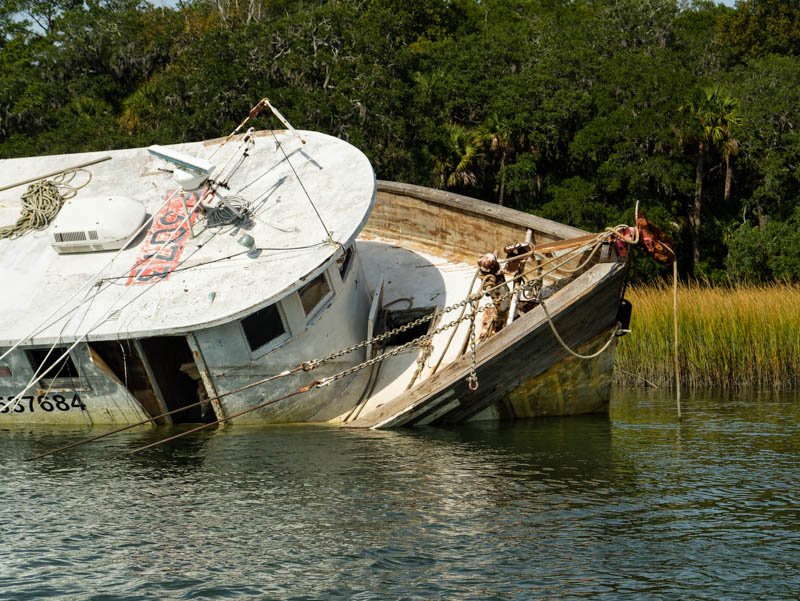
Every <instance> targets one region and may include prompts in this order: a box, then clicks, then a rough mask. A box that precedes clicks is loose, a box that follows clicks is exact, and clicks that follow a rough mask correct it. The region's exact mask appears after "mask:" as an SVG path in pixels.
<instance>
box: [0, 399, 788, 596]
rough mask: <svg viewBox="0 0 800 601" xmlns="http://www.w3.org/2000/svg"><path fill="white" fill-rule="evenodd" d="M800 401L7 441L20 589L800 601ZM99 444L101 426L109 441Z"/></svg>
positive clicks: (24, 433) (638, 404)
mask: <svg viewBox="0 0 800 601" xmlns="http://www.w3.org/2000/svg"><path fill="white" fill-rule="evenodd" d="M799 420H800V400H798V399H797V398H796V397H794V398H793V397H764V398H761V399H747V398H743V397H735V396H731V395H728V396H719V395H718V396H714V397H710V398H703V397H697V396H695V397H690V398H689V399H686V402H685V404H684V421H683V423H681V424H677V423H676V421H675V418H674V405H673V403H672V400H671V399H669V398H667V397H665V396H663V395H661V396H659V395H655V394H648V393H644V392H640V391H635V393H629V394H627V395H623V394H618V396H617V398H616V400H615V402H614V403H613V405H612V414H611V418H610V419H609V418H605V417H597V416H589V417H582V418H571V419H546V420H534V421H527V422H518V423H515V424H483V425H476V426H470V427H459V428H452V429H421V430H410V431H390V432H371V431H366V432H365V431H348V430H339V429H334V428H324V427H275V428H267V429H263V428H245V427H234V428H227V429H224V430H217V431H206V432H202V433H198V434H194V435H191V436H189V437H187V438H185V439H181V440H177V441H173V442H171V443H168V444H167V445H164V446H163V447H157V448H154V449H151V450H148V451H145V452H143V453H140V454H135V455H129V454H127V452H128V451H130V450H132V449H134V448H137V447H139V446H141V445H143V444H147V443H149V442H152V441H154V440H157V439H158V438H160V437H163V436H164V435H165V434H166V433H167V431H166V430H140V431H130V432H126V433H123V434H120V435H118V436H114V437H110V438H108V439H105V440H102V441H98V442H97V443H95V444H93V445H89V446H86V447H81V448H78V449H75V450H73V451H70V452H67V453H64V454H62V455H56V456H53V457H49V458H45V459H42V460H38V461H34V462H22V461H21V458H23V457H30V456H32V455H35V454H37V453H40V452H43V451H45V450H48V449H50V448H53V447H56V446H60V445H62V444H67V443H68V442H71V441H73V440H76V439H78V438H80V437H82V436H86V433H85V432H81V431H63V432H54V431H52V430H51V431H42V430H35V429H21V430H14V431H11V430H7V431H1V432H0V448H2V449H3V454H2V458H1V459H0V462H2V464H1V465H0V467H2V472H0V473H2V476H0V490H2V492H3V498H4V502H3V504H2V505H0V533H2V546H0V591H2V592H0V597H2V596H3V595H9V596H10V598H14V599H17V598H20V599H21V598H48V597H49V598H58V599H70V598H74V599H85V598H89V595H90V591H94V592H95V593H94V594H96V595H99V596H102V595H108V596H112V595H116V596H121V597H126V598H139V597H141V598H145V597H150V598H184V597H195V598H217V597H237V596H238V597H248V596H249V597H255V598H263V597H266V598H348V599H349V598H354V597H355V598H375V599H382V598H395V597H397V598H400V597H406V598H476V599H483V598H506V597H519V598H530V597H544V598H561V597H580V596H595V597H608V598H613V599H618V598H620V597H623V598H624V597H626V596H628V597H630V598H637V599H638V598H643V597H644V598H647V597H658V598H676V599H677V598H681V599H682V598H687V597H691V598H705V597H707V598H714V599H716V598H743V599H744V598H748V599H749V598H754V597H761V598H794V597H796V596H797V595H798V593H800V579H799V578H798V576H797V574H798V573H800V569H798V568H800V502H799V500H798V494H797V491H796V489H797V482H798V481H799V480H800V468H798V465H800V461H799V460H800V440H799V439H798V436H799V435H800V434H798V431H797V430H798V429H797V423H798V421H799ZM93 433H96V432H95V431H93Z"/></svg>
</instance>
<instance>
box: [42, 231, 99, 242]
mask: <svg viewBox="0 0 800 601" xmlns="http://www.w3.org/2000/svg"><path fill="white" fill-rule="evenodd" d="M96 235H97V232H95V236H96ZM53 237H54V238H55V240H56V242H83V241H84V240H86V232H56V233H55V234H53ZM96 239H97V238H95V240H96Z"/></svg>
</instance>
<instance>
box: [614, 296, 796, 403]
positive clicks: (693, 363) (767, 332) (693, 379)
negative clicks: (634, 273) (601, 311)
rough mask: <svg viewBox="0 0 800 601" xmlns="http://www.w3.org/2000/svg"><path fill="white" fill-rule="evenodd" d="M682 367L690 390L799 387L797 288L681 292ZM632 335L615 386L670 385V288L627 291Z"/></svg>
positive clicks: (621, 350) (620, 352) (620, 356)
mask: <svg viewBox="0 0 800 601" xmlns="http://www.w3.org/2000/svg"><path fill="white" fill-rule="evenodd" d="M678 295H679V297H678V299H679V301H678V302H679V311H678V316H679V320H680V326H679V338H680V345H679V349H680V356H679V360H680V369H681V380H682V384H683V385H684V386H687V387H724V388H731V387H735V388H742V387H754V388H765V387H769V388H786V387H792V386H798V385H800V287H798V286H792V285H788V284H772V285H767V286H739V287H736V288H711V287H707V286H702V285H699V284H690V285H681V286H680V289H679V291H678ZM626 297H627V298H628V299H629V300H630V301H631V302H632V303H633V318H632V320H631V330H632V333H631V334H630V335H628V336H626V337H625V338H623V339H622V340H620V344H619V346H618V347H617V359H616V365H617V368H618V369H617V372H616V378H617V381H618V382H619V383H621V384H635V385H641V384H642V383H643V382H644V381H649V382H652V383H654V384H657V385H659V386H663V385H671V384H672V383H673V380H674V368H673V350H672V340H673V322H672V289H671V287H670V286H668V285H662V286H656V287H635V288H630V289H629V290H628V292H627V294H626Z"/></svg>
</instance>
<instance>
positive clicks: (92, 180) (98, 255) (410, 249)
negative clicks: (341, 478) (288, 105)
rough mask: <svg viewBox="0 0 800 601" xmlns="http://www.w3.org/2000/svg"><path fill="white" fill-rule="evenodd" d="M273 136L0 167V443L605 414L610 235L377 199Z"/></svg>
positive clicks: (359, 162) (335, 150)
mask: <svg viewBox="0 0 800 601" xmlns="http://www.w3.org/2000/svg"><path fill="white" fill-rule="evenodd" d="M259 106H261V107H262V108H265V107H269V108H272V107H271V106H269V103H268V102H266V101H263V102H262V103H261V104H260V105H259ZM274 112H275V113H276V116H278V117H279V118H280V115H279V113H277V111H274ZM252 116H253V114H251V117H252ZM284 123H285V120H284ZM286 126H287V127H288V129H286V130H280V131H260V132H255V131H253V130H249V131H248V132H247V133H246V134H236V135H234V134H232V135H231V136H229V137H228V138H225V139H217V140H211V141H206V142H197V143H187V144H177V145H171V146H167V147H162V146H158V147H151V148H149V149H145V148H139V149H130V150H116V151H111V152H106V153H85V154H74V155H61V156H46V157H33V158H24V159H8V160H2V161H0V190H1V191H0V224H14V223H15V221H16V220H17V219H18V218H19V217H20V214H21V213H23V214H24V210H25V207H27V211H28V213H27V220H24V219H21V220H20V222H19V224H18V226H10V229H8V230H6V231H5V235H6V237H5V238H4V239H0V282H2V288H3V294H2V295H0V424H11V423H47V424H87V425H92V424H121V425H122V424H134V423H137V422H143V421H146V420H151V421H153V422H154V423H159V424H171V423H179V422H206V423H213V422H216V421H222V422H223V423H224V422H225V421H232V422H234V423H287V422H333V423H338V424H345V425H350V426H353V427H391V426H400V425H411V424H439V423H455V422H462V421H466V420H471V419H489V418H503V417H524V416H536V415H566V414H577V413H586V412H600V411H605V410H606V409H607V406H608V400H609V394H610V382H611V372H612V368H613V355H614V346H615V344H614V335H615V334H618V333H619V331H618V330H619V329H620V327H621V326H620V323H619V322H620V318H619V316H618V310H619V307H620V301H621V290H622V287H623V279H624V273H625V262H624V260H623V259H621V258H620V257H618V255H617V252H616V247H615V245H614V244H611V243H610V242H609V241H610V240H611V239H612V238H614V237H615V235H614V234H610V233H606V234H605V235H600V236H594V235H587V234H586V232H583V231H580V230H576V229H575V228H571V227H568V226H565V225H561V224H558V223H554V222H551V221H548V220H544V219H540V218H537V217H534V216H532V215H528V214H524V213H520V212H517V211H513V210H510V209H506V208H503V207H498V206H496V205H491V204H488V203H484V202H480V201H477V200H473V199H468V198H465V197H462V196H457V195H453V194H448V193H445V192H441V191H436V190H431V189H426V188H420V187H417V186H411V185H404V184H395V183H389V182H376V180H375V177H374V174H373V170H372V167H371V165H370V163H369V161H368V160H367V158H366V157H365V156H364V155H363V154H362V153H361V152H360V151H359V150H357V149H356V148H354V147H353V146H351V145H349V144H347V143H346V142H344V141H342V140H339V139H336V138H333V137H330V136H327V135H324V134H321V133H315V132H307V131H301V132H297V131H295V130H293V129H291V126H288V124H286ZM47 174H50V176H51V177H50V179H46V178H45V179H42V176H45V175H47ZM30 182H34V183H32V184H31V185H30V186H29V187H28V188H26V187H25V185H17V184H29V183H30ZM23 195H24V196H25V200H24V201H23V200H21V197H22V196H23ZM63 197H66V198H67V200H66V202H65V204H63V206H61V202H62V200H63ZM23 203H25V204H24V206H23ZM59 207H60V208H59ZM47 211H50V212H51V217H52V221H51V222H50V223H49V225H47V226H46V227H45V226H43V227H42V229H38V230H36V229H34V230H31V231H27V232H25V233H23V231H24V230H25V229H26V227H27V225H29V223H30V222H32V221H35V220H37V219H43V217H42V215H44V214H45V213H47ZM47 221H48V220H47V219H45V222H47ZM39 225H42V224H41V223H40V224H39ZM515 243H519V244H517V245H516V246H513V245H514V244H515ZM509 245H512V246H510V248H511V250H510V252H511V254H512V260H511V261H510V262H506V261H505V260H504V258H503V255H502V253H501V254H500V259H499V261H498V264H497V265H495V266H493V267H492V266H490V269H489V271H485V272H484V273H477V272H476V261H477V259H478V258H479V257H480V256H481V255H483V254H484V253H487V252H492V251H493V252H499V251H500V250H501V249H503V248H504V247H506V246H509ZM503 266H505V271H506V276H505V279H506V281H505V283H503V282H502V280H503V278H502V277H501V276H499V275H498V274H499V273H500V272H501V270H502V269H503ZM512 268H513V273H512V272H511V271H510V270H511V269H512ZM489 272H491V275H492V278H494V279H492V278H489V279H488V280H487V278H486V277H485V276H486V275H487V274H489ZM478 276H481V277H478ZM487 281H488V282H491V283H492V286H488V287H487ZM492 288H493V289H492ZM484 291H488V293H489V294H484ZM509 316H510V317H509ZM623 321H624V320H623ZM492 331H494V333H492ZM489 334H491V335H489ZM579 355H580V356H579ZM587 357H590V358H587Z"/></svg>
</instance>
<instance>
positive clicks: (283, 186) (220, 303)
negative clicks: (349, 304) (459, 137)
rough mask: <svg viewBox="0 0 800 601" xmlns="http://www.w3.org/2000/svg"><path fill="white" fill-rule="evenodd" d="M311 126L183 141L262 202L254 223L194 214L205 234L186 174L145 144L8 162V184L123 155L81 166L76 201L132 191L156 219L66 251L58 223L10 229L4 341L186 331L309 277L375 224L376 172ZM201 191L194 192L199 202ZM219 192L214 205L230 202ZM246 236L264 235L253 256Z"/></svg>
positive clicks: (3, 246) (0, 171)
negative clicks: (97, 245) (137, 230)
mask: <svg viewBox="0 0 800 601" xmlns="http://www.w3.org/2000/svg"><path fill="white" fill-rule="evenodd" d="M273 134H274V135H273ZM300 134H301V135H302V136H303V140H304V141H305V143H303V142H301V141H300V140H298V139H297V138H295V137H294V136H292V135H290V134H289V133H288V132H282V131H276V132H259V133H257V134H256V135H255V136H254V138H253V142H252V146H248V145H246V144H244V142H243V141H242V139H241V136H239V137H237V138H234V139H233V140H231V141H230V142H229V143H228V144H227V145H225V146H224V147H223V145H222V142H223V141H222V140H212V141H208V142H193V143H187V144H177V145H172V146H170V147H169V148H171V149H173V150H175V151H180V152H182V153H185V154H189V155H192V156H194V157H197V158H198V159H203V160H208V161H212V160H213V162H215V163H216V164H217V165H218V166H219V168H220V175H219V177H227V179H226V184H225V188H224V194H225V197H227V198H228V199H238V201H239V202H242V203H246V204H247V205H248V206H249V208H250V212H251V215H250V220H249V222H248V223H246V224H243V225H241V226H233V225H231V226H220V227H209V224H208V221H207V220H203V219H199V217H198V213H199V211H198V212H195V213H193V223H194V226H193V230H194V236H195V237H192V236H191V235H190V233H189V232H188V231H187V230H188V228H187V227H186V220H187V218H186V212H185V210H184V205H183V201H182V195H180V194H178V195H174V194H173V192H174V191H175V190H176V189H178V184H177V183H176V182H175V180H174V178H173V176H172V174H171V173H170V172H168V171H169V168H170V167H171V164H170V163H167V162H166V161H164V160H162V159H160V158H159V157H156V156H153V155H152V154H150V153H149V152H148V150H147V149H145V148H135V149H127V150H114V151H109V152H107V153H98V152H95V153H83V154H73V155H58V156H43V157H31V158H21V159H0V188H2V187H4V186H7V185H11V184H13V183H16V182H20V181H24V180H26V179H28V178H34V177H38V176H41V175H43V174H45V173H47V172H52V171H54V170H56V169H67V168H69V167H72V166H75V165H78V164H83V163H85V162H88V161H92V160H100V159H101V158H103V156H105V155H107V156H108V157H110V160H103V161H101V162H99V163H96V164H93V165H91V166H90V167H87V169H86V171H85V172H81V173H79V174H78V175H77V176H76V179H75V180H74V182H73V183H74V184H75V185H76V186H77V185H81V184H84V183H86V182H88V183H86V185H85V187H83V188H80V189H79V190H78V191H77V195H76V196H75V198H74V200H73V201H72V202H74V203H77V204H79V205H81V207H82V209H83V210H84V211H85V212H86V214H87V215H90V216H91V215H94V211H95V208H96V207H97V206H100V205H101V203H102V202H104V201H105V199H106V198H108V197H109V196H113V195H123V196H127V197H129V198H131V199H134V200H136V201H139V202H140V203H141V204H142V205H143V206H144V208H145V210H146V211H147V212H148V213H149V214H150V215H151V216H152V217H153V220H152V223H150V222H147V223H146V227H145V228H144V231H142V233H141V234H140V235H139V236H138V237H137V238H136V239H135V240H134V241H133V242H132V243H131V244H129V245H128V247H127V248H126V249H125V250H121V251H113V250H112V251H103V252H80V253H76V254H58V253H57V252H56V251H55V250H54V249H53V248H51V243H52V242H53V233H52V228H50V229H48V230H42V231H34V232H30V233H28V234H26V235H25V236H23V237H21V238H17V239H0V280H1V281H2V282H3V284H4V290H5V291H6V294H4V295H3V296H2V297H0V346H9V345H11V344H14V343H16V342H17V341H18V340H20V339H23V338H29V337H31V342H32V343H33V344H39V345H47V344H51V343H54V342H61V343H67V342H71V341H73V340H80V339H82V338H86V339H88V340H116V339H119V338H138V337H147V336H154V335H171V334H181V333H185V332H188V331H193V330H197V329H201V328H208V327H212V326H215V325H219V324H224V323H228V322H230V321H233V320H235V319H239V318H241V317H243V316H245V315H248V314H250V313H252V312H253V311H254V310H256V309H259V308H261V307H263V306H266V305H268V304H271V303H273V302H275V301H276V300H278V299H281V298H284V297H286V296H287V295H288V294H290V293H291V292H292V291H294V290H296V289H297V288H299V287H300V286H302V285H303V283H304V282H305V281H306V280H307V278H309V277H314V276H315V275H316V274H317V273H319V272H320V271H321V270H322V269H323V268H324V266H325V265H326V264H329V263H330V262H331V261H332V260H333V257H334V255H336V254H337V253H341V247H342V246H347V245H348V244H349V243H350V242H352V240H354V239H355V237H356V235H357V234H358V232H359V231H360V230H361V229H362V227H363V226H364V224H365V222H366V220H367V217H368V215H369V212H370V210H371V208H372V205H373V202H374V194H375V177H374V174H373V172H372V168H371V165H370V164H369V161H368V160H367V158H366V157H365V156H364V155H363V154H362V153H361V152H360V151H359V150H357V149H356V148H354V147H352V146H350V145H349V144H347V143H345V142H343V141H341V140H339V139H337V138H333V137H330V136H326V135H323V134H319V133H314V132H300ZM278 143H280V146H278ZM342 173H346V174H347V177H342V176H341V174H342ZM89 174H91V179H89ZM25 191H26V188H25V187H24V186H17V187H13V188H10V189H8V190H0V225H11V224H13V223H15V221H16V220H17V218H18V217H19V216H20V213H21V202H22V201H21V197H22V194H23V193H24V192H25ZM201 193H202V192H201V191H195V192H192V193H188V192H187V193H185V195H183V200H185V201H186V202H187V208H188V207H193V206H195V203H196V202H197V201H198V197H199V195H200V194H201ZM208 198H210V197H208ZM208 198H207V199H206V200H205V201H204V203H205V204H210V205H216V204H218V202H219V199H216V198H215V199H214V200H209V199H208ZM165 199H170V201H169V202H165ZM194 219H196V220H197V221H196V222H195V221H194ZM86 223H87V225H86V228H85V229H87V230H88V229H91V228H93V227H96V226H95V225H94V224H95V218H94V217H92V218H90V219H89V220H88V221H87V222H86ZM323 224H324V227H323ZM137 225H138V224H137ZM325 228H327V229H328V230H329V231H330V232H331V239H330V240H329V239H327V236H326V232H325ZM74 233H76V234H84V233H85V232H83V230H82V229H81V230H80V231H76V232H74ZM93 233H94V234H95V235H96V234H97V232H93ZM88 234H89V236H91V234H92V232H89V233H88ZM243 234H248V235H250V236H251V237H252V238H253V241H254V244H255V248H254V250H255V253H254V254H253V256H249V255H248V254H247V248H245V247H244V246H242V245H241V244H239V243H237V240H239V239H240V237H241V236H242V235H243ZM81 239H84V238H81ZM85 239H89V238H85ZM156 284H157V285H156ZM32 330H33V332H35V336H31V334H32Z"/></svg>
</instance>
